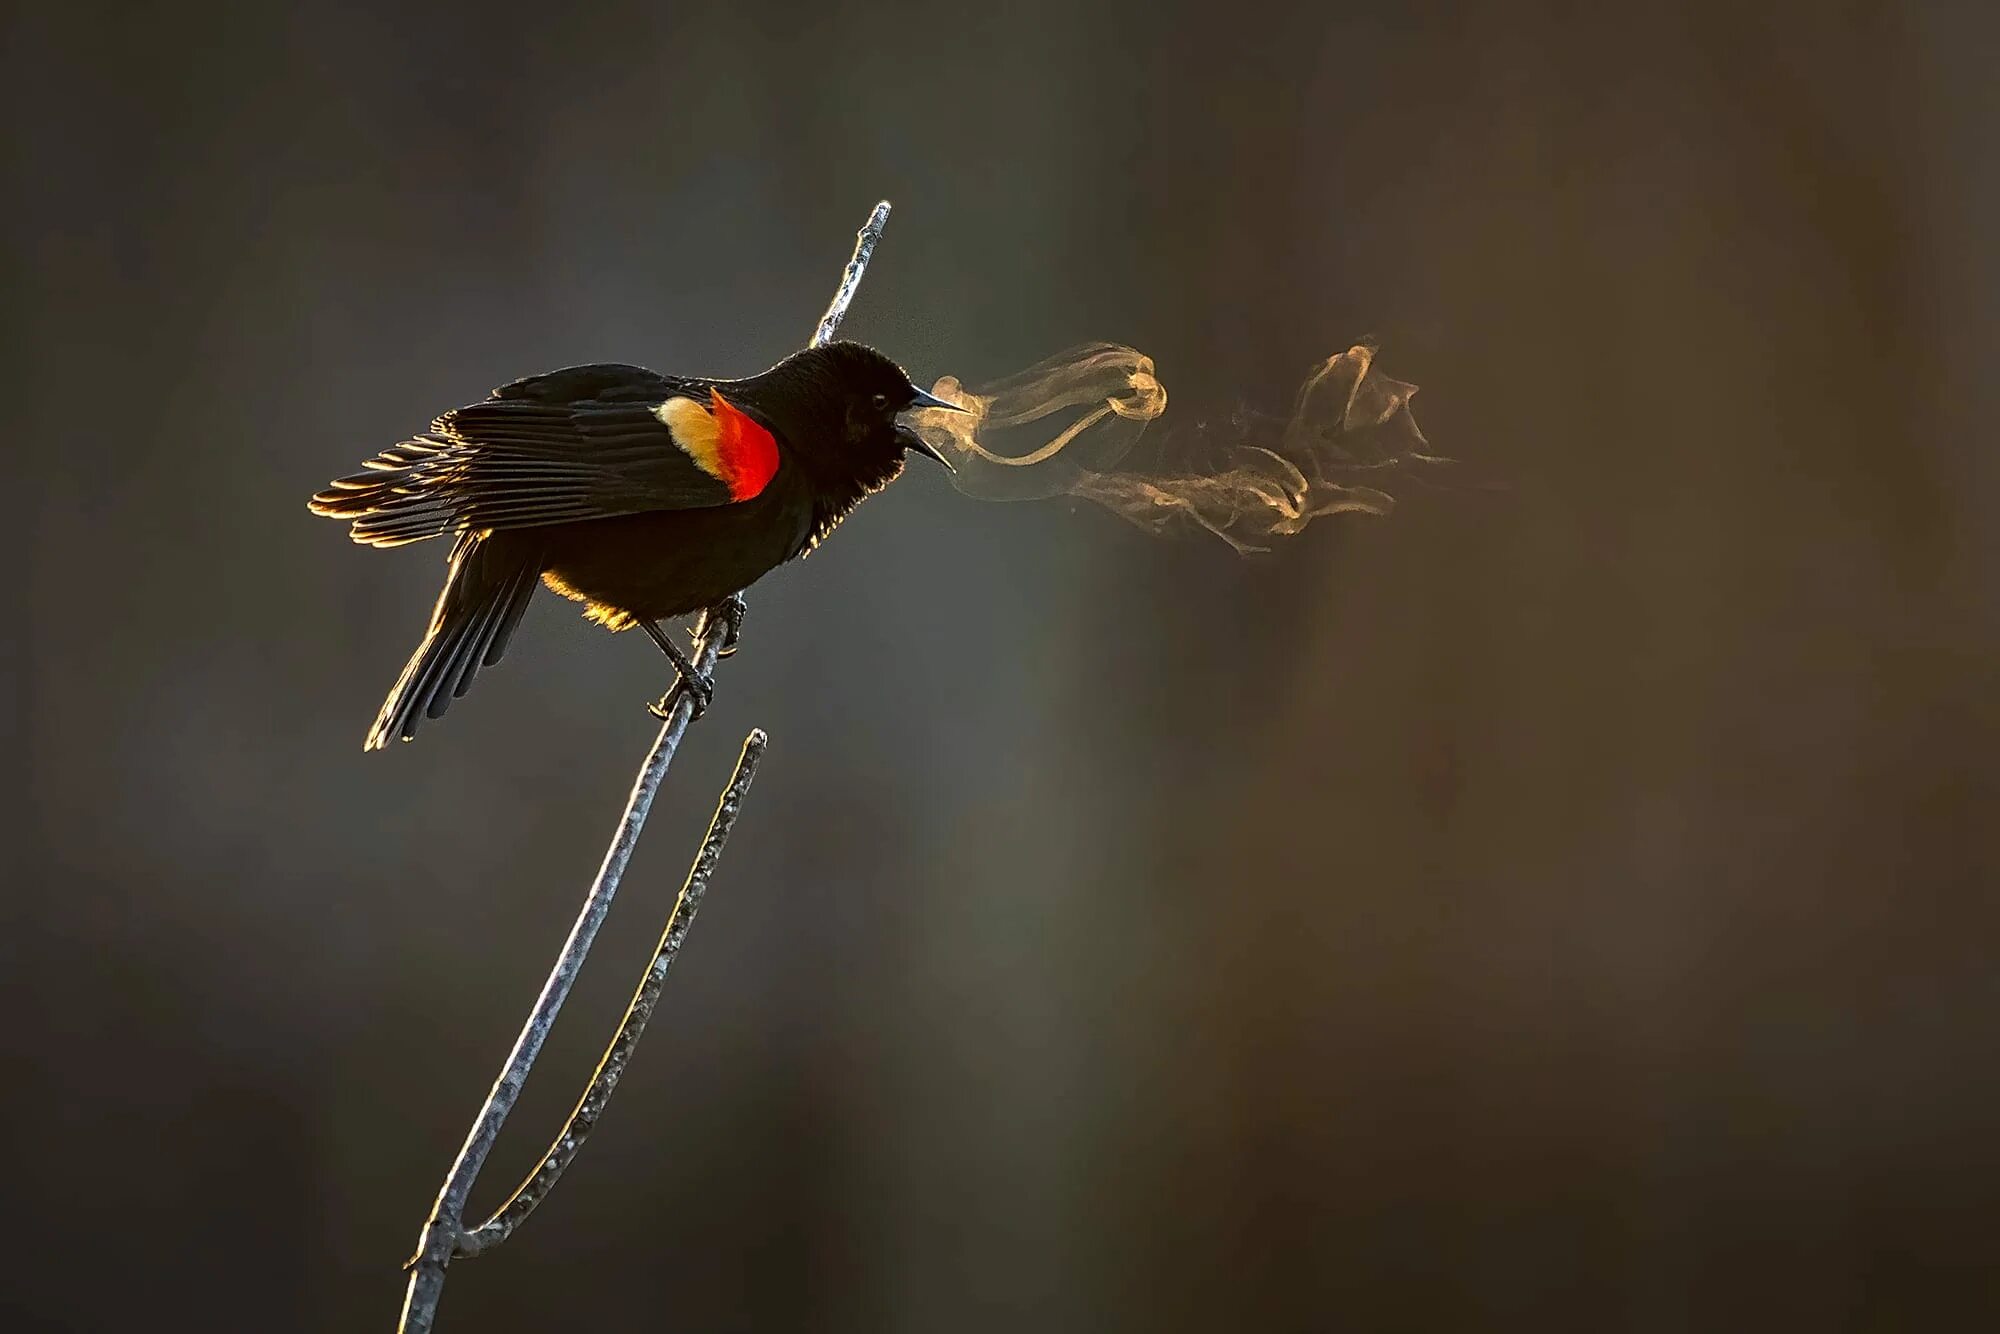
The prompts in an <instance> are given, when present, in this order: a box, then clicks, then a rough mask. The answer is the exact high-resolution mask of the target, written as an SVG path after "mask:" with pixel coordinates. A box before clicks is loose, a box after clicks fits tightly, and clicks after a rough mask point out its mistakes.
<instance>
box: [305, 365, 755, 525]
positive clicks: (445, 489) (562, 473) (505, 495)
mask: <svg viewBox="0 0 2000 1334" xmlns="http://www.w3.org/2000/svg"><path fill="white" fill-rule="evenodd" d="M704 385H705V382H704ZM697 392H698V393H700V394H701V396H702V397H703V398H706V391H705V388H701V389H697V388H696V387H695V386H694V385H693V384H691V383H690V382H686V381H674V380H669V379H667V378H666V377H665V376H661V375H656V374H654V373H653V372H652V371H648V370H644V369H642V368H640V367H637V366H623V365H614V364H606V365H596V366H572V367H569V368H568V369H566V370H560V371H553V372H550V373H549V374H547V375H537V376H531V377H529V378H528V379H525V380H516V381H514V382H513V383H512V384H506V385H502V386H501V387H500V388H498V389H495V390H494V391H493V393H492V395H491V396H490V397H488V398H486V399H485V400H483V401H481V402H478V403H472V404H468V405H467V406H465V407H462V408H456V409H454V410H452V411H450V412H447V413H445V414H444V415H442V416H440V417H438V418H437V419H436V420H435V421H434V422H432V423H431V429H430V430H429V431H428V432H426V433H425V434H423V435H420V436H417V437H415V438H413V439H409V440H404V441H401V442H399V443H397V444H395V445H392V446H390V447H389V448H387V449H385V450H383V451H382V452H381V453H380V454H377V455H376V456H375V457H374V458H372V459H369V460H368V461H367V462H366V463H364V464H363V465H362V469H363V470H362V471H361V472H358V473H355V474H353V475H352V476H348V477H342V478H339V479H337V480H335V481H334V482H333V483H332V485H330V486H329V487H328V488H327V489H326V490H324V491H321V492H320V493H319V494H318V495H316V496H314V497H313V499H312V509H313V511H314V512H315V513H317V514H325V515H329V516H332V517H335V518H343V519H348V520H350V521H351V526H350V532H351V534H352V536H353V538H354V540H355V541H357V542H365V543H368V544H370V545H372V546H384V547H387V546H401V545H402V544H404V543H407V542H421V541H424V540H425V539H427V538H432V537H439V536H442V535H444V534H446V533H454V532H457V533H463V532H477V531H484V530H489V529H503V528H534V527H541V526H545V525H548V524H557V523H572V522H577V521H580V520H585V519H599V518H608V517H611V516H614V515H620V514H637V513H643V512H645V511H648V510H674V509H703V508H708V507H711V506H716V505H726V504H729V503H731V501H732V499H734V497H732V495H731V492H730V488H729V486H728V484H727V483H725V482H724V481H722V480H720V479H718V478H717V477H715V476H713V475H711V474H710V473H708V472H706V471H704V470H703V468H702V467H701V466H700V465H699V464H697V463H696V462H695V460H694V459H693V458H691V457H690V456H689V454H688V453H687V451H686V450H684V449H683V448H681V447H680V446H679V445H677V444H676V443H675V439H674V435H673V433H672V432H671V431H670V430H669V429H668V427H667V426H666V424H665V423H664V422H663V421H662V420H661V419H660V417H659V416H658V415H657V414H656V409H657V408H658V407H659V405H660V404H661V403H663V402H665V401H666V400H667V399H669V398H673V397H678V396H683V395H690V396H691V395H692V394H694V393H697Z"/></svg>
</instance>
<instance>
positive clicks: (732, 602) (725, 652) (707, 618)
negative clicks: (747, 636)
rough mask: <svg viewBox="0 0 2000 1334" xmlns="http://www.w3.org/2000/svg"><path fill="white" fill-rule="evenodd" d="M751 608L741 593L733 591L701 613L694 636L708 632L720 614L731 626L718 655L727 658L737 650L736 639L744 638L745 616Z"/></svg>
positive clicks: (697, 637)
mask: <svg viewBox="0 0 2000 1334" xmlns="http://www.w3.org/2000/svg"><path fill="white" fill-rule="evenodd" d="M749 610H750V608H749V605H748V604H747V603H745V602H744V601H743V595H742V594H741V593H731V594H730V595H729V596H728V597H726V598H724V599H723V600H722V601H720V602H718V603H716V604H715V605H714V606H713V607H710V608H709V609H708V610H707V611H704V612H703V613H702V614H701V619H700V620H699V621H697V622H696V623H695V627H694V637H695V638H696V639H700V638H701V637H702V636H703V635H705V634H707V633H708V627H709V626H711V625H713V624H715V618H716V617H718V616H720V617H721V618H722V619H723V620H724V621H725V622H726V623H727V624H728V627H729V628H728V630H727V631H725V632H724V634H723V636H722V651H721V652H720V653H718V654H717V655H716V656H717V657H721V658H726V657H728V656H729V655H730V654H732V653H734V652H735V651H736V641H737V640H739V639H741V638H743V617H744V614H745V613H746V612H748V611H749Z"/></svg>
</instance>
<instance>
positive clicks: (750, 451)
mask: <svg viewBox="0 0 2000 1334" xmlns="http://www.w3.org/2000/svg"><path fill="white" fill-rule="evenodd" d="M708 400H709V410H710V411H711V413H712V414H713V415H714V417H715V424H716V426H717V428H718V429H717V431H716V435H715V462H716V464H717V465H718V471H719V472H720V474H721V477H722V481H723V483H724V484H725V485H726V486H728V488H729V498H730V499H731V500H749V499H750V498H751V497H753V496H756V495H760V494H762V492H763V490H764V488H765V487H767V486H769V485H770V484H771V479H772V478H773V477H775V476H776V475H777V472H778V442H777V439H776V438H775V437H773V436H772V434H771V433H770V432H769V431H767V430H765V429H764V428H763V427H762V426H761V425H759V424H758V423H757V421H756V419H755V418H753V417H751V416H750V414H749V413H747V412H744V411H743V410H742V409H740V408H738V407H737V406H736V405H735V404H734V403H731V402H730V401H729V400H728V399H726V398H724V397H723V396H722V394H721V391H719V390H716V389H710V390H709V391H708Z"/></svg>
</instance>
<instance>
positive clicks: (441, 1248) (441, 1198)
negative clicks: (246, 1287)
mask: <svg viewBox="0 0 2000 1334" xmlns="http://www.w3.org/2000/svg"><path fill="white" fill-rule="evenodd" d="M888 220H889V201H888V200H886V199H885V200H883V201H882V202H881V203H879V204H877V205H876V206H875V209H874V211H873V212H872V213H870V214H869V215H868V221H867V223H866V224H864V225H863V226H862V228H861V231H860V233H859V234H858V235H857V236H856V237H855V241H854V255H853V257H852V258H851V259H849V260H848V262H847V268H846V270H845V271H843V272H842V274H841V277H840V286H839V287H838V288H837V289H835V291H834V294H833V300H832V301H831V302H830V303H829V304H828V305H827V308H826V314H824V315H822V316H821V317H820V321H819V325H818V327H817V328H816V329H815V330H814V331H813V337H812V345H813V346H815V347H817V346H819V345H820V344H822V343H826V342H829V341H831V340H832V338H833V337H834V334H835V332H836V331H837V330H838V329H839V327H840V322H841V319H842V318H843V317H844V316H845V315H846V314H847V307H848V306H849V304H851V303H852V302H853V300H854V293H855V290H856V289H857V288H858V287H859V286H860V284H861V276H862V274H863V273H864V272H865V271H866V270H867V267H868V260H869V258H870V256H872V255H873V254H874V252H875V243H876V242H877V241H878V240H880V239H881V236H882V228H883V227H884V225H886V224H887V222H888ZM727 634H728V623H727V620H726V619H725V618H724V617H720V616H710V617H708V618H707V619H706V620H705V621H704V623H703V626H702V630H701V633H700V635H699V637H698V638H697V640H696V642H695V645H694V653H693V655H692V656H693V660H694V665H695V668H696V669H697V670H698V671H699V672H700V673H701V674H702V675H704V676H706V675H708V674H709V673H710V672H712V671H713V670H714V669H715V663H716V659H717V658H718V657H719V656H720V655H721V652H722V645H723V640H724V637H725V636H726V635H727ZM693 717H694V694H693V692H692V691H688V690H681V691H679V692H677V696H676V699H675V701H674V705H673V708H672V709H671V710H670V711H669V712H668V714H667V719H666V721H665V722H664V723H662V724H661V726H660V732H659V735H658V736H657V737H655V738H654V740H653V748H652V749H651V750H650V751H648V752H647V754H646V759H645V761H644V763H643V764H641V765H640V767H639V776H638V778H637V779H636V780H635V781H634V782H633V784H632V795H631V796H630V797H629V798H627V799H626V802H625V813H624V815H623V816H622V817H621V818H620V820H619V822H618V830H617V833H616V834H614V835H613V836H612V840H611V846H610V847H609V848H608V849H606V851H605V854H604V863H603V865H602V866H600V867H599V868H598V872H597V879H596V880H595V881H594V882H593V883H592V884H591V887H590V892H589V894H587V895H586V896H585V897H584V901H583V908H582V911H580V912H579V913H578V914H577V919H576V924H575V925H574V926H572V927H571V928H570V933H569V938H568V939H567V940H565V941H564V942H563V947H562V950H561V952H560V953H558V954H557V955H556V961H555V966H554V967H553V968H552V969H550V971H549V976H548V980H547V981H546V982H544V983H543V984H542V991H541V995H539V996H538V997H536V999H535V1005H534V1008H533V1009H532V1010H530V1011H529V1012H528V1019H527V1022H526V1023H525V1024H523V1025H522V1027H521V1032H520V1035H519V1036H518V1037H517V1038H515V1039H514V1048H513V1050H512V1051H510V1052H509V1053H508V1054H507V1060H506V1063H505V1064H504V1065H502V1066H501V1068H500V1077H499V1078H498V1079H496V1080H494V1081H493V1089H492V1091H491V1092H490V1093H488V1094H487V1096H486V1101H485V1103H484V1104H482V1105H481V1107H480V1109H479V1114H478V1116H476V1117H475V1118H474V1119H473V1122H472V1129H471V1130H470V1131H469V1132H468V1133H467V1135H466V1137H465V1144H464V1146H463V1147H462V1148H460V1149H459V1151H458V1158H457V1159H456V1161H454V1162H453V1163H452V1166H451V1171H450V1172H449V1173H447V1174H446V1176H445V1179H444V1185H443V1187H442V1188H441V1189H440V1190H439V1191H438V1198H437V1204H436V1205H435V1206H434V1207H433V1208H432V1209H431V1215H430V1218H429V1219H428V1220H427V1221H426V1222H425V1223H424V1229H423V1232H422V1234H421V1235H420V1236H419V1237H418V1240H417V1253H416V1254H415V1255H414V1256H412V1257H411V1259H410V1262H409V1265H408V1266H407V1267H408V1268H409V1269H410V1271H411V1272H410V1284H409V1288H408V1290H407V1292H406V1293H405V1294H404V1298H403V1318H402V1323H401V1325H400V1326H399V1329H400V1330H401V1332H402V1334H428V1331H429V1330H430V1329H431V1327H432V1325H433V1323H434V1322H435V1321H436V1319H437V1305H438V1298H439V1296H440V1295H441V1294H442V1293H443V1291H444V1274H445V1266H446V1265H448V1264H450V1263H451V1261H452V1258H453V1257H454V1256H456V1255H473V1254H478V1253H479V1252H481V1251H484V1250H487V1249H490V1248H491V1247H493V1246H495V1245H498V1244H499V1242H500V1241H501V1240H504V1239H505V1237H506V1235H507V1234H508V1233H511V1232H512V1231H513V1229H514V1227H516V1226H518V1225H519V1223H520V1220H521V1218H524V1217H526V1216H527V1214H528V1212H529V1211H531V1210H532V1209H533V1208H534V1205H535V1204H536V1203H537V1202H539V1200H540V1198H541V1196H542V1195H543V1194H546V1193H547V1190H548V1187H549V1186H550V1185H553V1184H554V1181H555V1178H556V1177H558V1176H560V1175H561V1174H562V1169H563V1167H565V1166H567V1164H568V1159H569V1158H570V1157H573V1156H574V1154H575V1144H572V1145H570V1147H569V1148H568V1149H567V1150H566V1151H565V1150H564V1148H563V1144H564V1140H565V1139H567V1138H569V1136H570V1133H571V1128H572V1127H574V1126H575V1125H576V1124H577V1122H578V1118H580V1117H582V1116H583V1115H584V1113H585V1111H586V1108H590V1107H591V1104H592V1098H593V1094H595V1093H597V1092H598V1085H599V1084H600V1083H603V1084H604V1087H603V1089H602V1097H601V1098H599V1099H598V1100H597V1101H596V1103H595V1106H594V1108H592V1109H591V1110H590V1111H589V1117H588V1121H587V1122H586V1123H585V1124H584V1126H583V1129H584V1131H585V1132H586V1133H587V1131H588V1129H589V1125H590V1124H594V1123H595V1121H596V1118H597V1115H598V1114H599V1113H600V1112H601V1111H602V1110H603V1099H608V1098H609V1097H610V1094H611V1088H612V1087H613V1086H615V1085H616V1083H617V1074H618V1071H619V1070H622V1068H623V1064H624V1060H625V1058H626V1057H629V1055H630V1052H631V1043H633V1042H636V1041H637V1040H638V1036H639V1030H641V1029H643V1027H644V1025H645V1019H646V1016H647V1015H648V1014H650V1013H651V1009H652V1003H651V1001H650V1000H646V989H647V987H648V986H651V987H653V989H654V998H655V999H656V998H657V984H656V983H655V982H654V976H653V975H654V972H655V971H657V972H658V973H659V980H660V981H664V980H665V973H666V965H669V964H671V963H672V959H673V954H674V953H676V952H677V951H678V950H679V948H680V941H681V939H682V938H684V937H685V935H686V932H687V928H688V926H689V925H690V924H691V923H692V922H693V920H694V911H693V909H694V906H695V905H697V904H698V903H699V901H700V891H701V890H702V889H705V888H706V886H707V874H706V872H705V871H704V870H703V863H704V860H706V862H707V868H708V870H712V869H713V854H712V853H711V849H710V846H709V844H710V843H713V844H714V848H713V853H720V851H721V838H720V837H718V831H717V829H716V827H714V826H711V828H710V831H709V840H708V842H705V843H704V844H703V848H702V853H701V855H700V856H698V857H697V859H696V863H695V871H694V872H691V873H690V876H689V886H690V888H693V887H694V886H695V885H696V880H695V876H696V875H697V874H699V875H700V876H701V879H700V882H699V888H693V898H694V903H693V904H689V903H688V898H689V894H690V888H684V889H683V890H682V892H681V899H680V900H679V901H678V902H676V904H675V909H674V916H673V917H672V918H670V919H669V921H668V926H667V935H666V937H664V938H663V939H662V941H661V952H660V953H656V955H655V956H654V961H653V965H652V967H651V968H649V969H648V970H647V979H646V981H645V982H643V983H642V984H641V986H640V994H639V996H637V997H635V998H634V1000H633V1007H632V1009H631V1010H629V1011H627V1013H626V1016H625V1021H624V1023H623V1024H621V1026H620V1028H619V1032H618V1035H617V1036H615V1037H614V1038H613V1039H612V1045H611V1049H610V1050H609V1051H607V1052H606V1054H605V1062H604V1064H602V1065H600V1066H599V1068H598V1073H597V1075H596V1076H595V1077H594V1078H593V1079H592V1082H591V1088H590V1089H589V1090H586V1092H585V1094H584V1099H583V1101H582V1102H580V1103H579V1104H578V1106H577V1110H576V1112H575V1113H572V1115H571V1118H570V1121H571V1125H570V1126H567V1127H565V1129H564V1132H563V1134H562V1135H559V1136H558V1137H557V1140H556V1144H555V1147H553V1148H551V1150H550V1151H549V1154H548V1155H547V1156H545V1157H544V1159H543V1163H542V1167H541V1168H539V1169H537V1171H536V1173H535V1174H534V1176H532V1177H530V1178H529V1181H528V1182H527V1183H525V1184H524V1186H523V1187H522V1189H521V1190H520V1191H517V1192H516V1193H515V1197H514V1199H513V1200H510V1201H509V1202H508V1204H507V1205H505V1206H503V1207H502V1208H501V1210H500V1212H499V1213H497V1214H495V1215H494V1216H493V1218H491V1219H489V1220H488V1221H487V1222H486V1223H484V1224H482V1225H481V1226H480V1227H479V1228H478V1229H477V1230H476V1231H475V1232H472V1233H468V1232H467V1230H466V1227H465V1206H466V1201H467V1198H468V1197H469V1196H470V1195H471V1193H472V1184H473V1182H474V1181H476V1180H477V1179H478V1177H479V1172H480V1169H481V1168H483V1167H484V1166H485V1165H486V1158H487V1155H488V1154H490V1153H491V1152H492V1151H493V1145H494V1142H495V1141H496V1140H498V1139H499V1137H500V1128H501V1126H502V1125H504V1124H505V1123H506V1120H507V1114H508V1113H509V1112H511V1111H513V1109H514V1104H515V1102H516V1101H517V1100H519V1098H520V1096H521V1087H522V1085H523V1084H525V1083H526V1082H527V1079H528V1072H529V1071H530V1070H531V1069H533V1068H534V1064H535V1058H536V1057H537V1056H539V1055H540V1054H541V1050H542V1043H543V1042H544V1041H545V1040H546V1039H547V1037H548V1035H549V1030H550V1028H552V1027H554V1025H555V1020H556V1015H557V1013H558V1012H560V1011H561V1009H562V1005H563V1001H564V1000H566V999H567V998H568V996H569V990H570V987H571V985H572V984H573V983H574V982H575V981H576V976H577V974H578V973H579V972H581V971H582V969H583V961H584V958H585V957H586V956H587V955H588V954H589V953H590V946H591V942H592V941H593V940H594V939H596V936H597V929H598V927H599V926H601V925H602V924H603V922H604V918H605V915H606V914H607V913H609V912H610V910H611V900H612V898H613V897H614V896H615V895H616V894H617V893H618V884H619V881H620V880H621V879H622V878H623V876H624V874H625V865H626V863H627V862H628V861H630V860H631V857H632V849H633V848H634V847H636V846H637V845H638V842H639V834H640V832H641V831H642V830H643V829H644V828H645V826H646V817H647V815H648V814H649V813H650V812H651V810H652V806H653V796H654V794H655V793H656V792H658V791H659V788H660V781H661V780H662V779H663V778H665V777H666V773H667V767H668V766H669V765H671V764H672V763H673V760H674V753H675V751H677V750H678V749H679V748H680V743H681V737H682V736H683V735H684V734H685V733H686V732H687V728H688V724H689V723H690V722H692V721H693ZM761 735H762V734H761V733H753V734H752V741H751V742H749V743H746V744H745V748H744V757H743V759H742V760H740V761H739V762H738V768H737V776H736V778H735V779H734V780H732V782H731V784H730V790H729V792H726V793H724V795H723V809H724V810H729V811H730V812H731V815H730V819H724V818H723V810H718V812H717V822H718V824H719V825H720V835H721V836H722V837H726V836H727V834H728V828H729V824H730V822H731V820H733V807H732V804H731V801H730V794H731V793H734V794H735V796H736V798H737V799H738V800H740V799H741V796H742V793H741V791H740V789H741V788H744V787H747V786H748V784H749V775H748V773H747V772H745V765H746V764H747V765H748V766H749V767H750V768H752V769H754V767H755V759H756V753H757V752H760V751H761V749H762V743H761V741H758V740H757V738H758V737H760V736H761ZM683 905H686V907H687V911H686V914H685V918H684V919H683V916H682V907H683ZM677 921H678V923H679V935H676V934H675V923H676V922H677ZM663 957H664V960H665V963H662V958H663ZM642 1001H645V1002H646V1003H645V1006H644V1012H643V1013H642V1012H640V1007H641V1002H642ZM635 1015H637V1020H636V1023H635ZM628 1029H630V1030H631V1031H630V1041H626V1037H627V1030H628ZM621 1043H622V1044H623V1046H622V1048H621ZM614 1055H615V1056H617V1057H618V1060H617V1067H618V1069H617V1070H612V1071H610V1073H609V1075H608V1077H607V1067H608V1066H610V1065H611V1064H612V1062H613V1057H614ZM581 1140H582V1137H581V1136H580V1135H579V1136H577V1137H576V1143H577V1144H580V1143H581ZM558 1157H560V1161H557V1159H558ZM544 1172H548V1173H549V1176H548V1180H547V1181H546V1182H543V1184H542V1185H541V1186H540V1187H539V1189H535V1183H536V1182H537V1181H540V1180H541V1178H542V1176H543V1174H544ZM524 1196H526V1197H527V1198H526V1204H525V1207H524V1208H522V1209H521V1210H520V1211H519V1213H518V1214H517V1215H515V1216H514V1217H513V1218H512V1221H505V1220H507V1219H508V1217H509V1214H510V1211H512V1210H513V1209H514V1206H515V1204H516V1203H517V1202H521V1201H522V1200H523V1197H524ZM503 1223H504V1227H503V1226H502V1225H503ZM489 1229H497V1231H496V1232H489Z"/></svg>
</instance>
